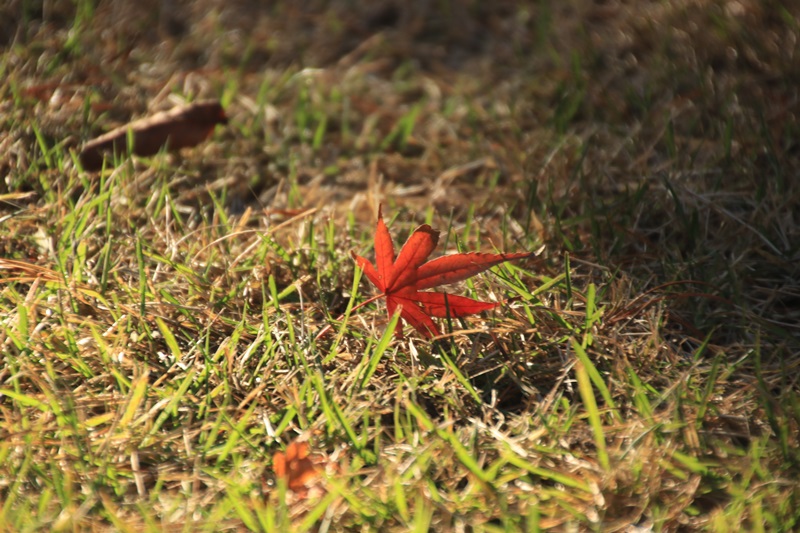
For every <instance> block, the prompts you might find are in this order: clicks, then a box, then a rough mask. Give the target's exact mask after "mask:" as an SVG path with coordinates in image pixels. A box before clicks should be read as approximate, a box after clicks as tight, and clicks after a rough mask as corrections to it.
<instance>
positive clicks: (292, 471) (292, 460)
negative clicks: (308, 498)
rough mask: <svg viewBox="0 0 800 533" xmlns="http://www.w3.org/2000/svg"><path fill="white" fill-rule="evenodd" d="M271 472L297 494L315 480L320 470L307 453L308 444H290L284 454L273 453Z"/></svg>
mask: <svg viewBox="0 0 800 533" xmlns="http://www.w3.org/2000/svg"><path fill="white" fill-rule="evenodd" d="M272 470H273V471H274V472H275V476H276V477H277V478H279V479H285V480H286V486H287V487H288V488H290V489H291V490H293V491H294V492H297V493H303V492H304V489H305V488H306V487H307V486H308V485H309V484H311V483H313V482H314V481H316V480H317V478H319V476H320V468H319V467H318V466H317V465H316V464H315V463H314V461H313V460H312V458H311V457H310V454H309V451H308V442H297V441H295V442H292V443H291V444H289V445H288V446H287V447H286V451H285V452H275V455H273V456H272Z"/></svg>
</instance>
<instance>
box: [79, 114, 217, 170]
mask: <svg viewBox="0 0 800 533" xmlns="http://www.w3.org/2000/svg"><path fill="white" fill-rule="evenodd" d="M227 123H228V118H227V117H226V116H225V110H224V109H223V108H222V105H221V104H220V103H219V101H217V100H204V101H199V102H194V103H191V104H189V105H186V106H179V107H176V108H174V109H170V110H169V111H162V112H160V113H156V114H155V115H152V116H149V117H146V118H143V119H139V120H136V121H133V122H130V123H128V124H126V125H124V126H120V127H119V128H115V129H113V130H111V131H109V132H108V133H106V134H105V135H101V136H100V137H98V138H96V139H93V140H91V141H89V142H87V143H86V144H85V145H84V147H83V149H82V150H81V153H80V161H81V164H82V165H83V168H84V169H85V170H88V171H95V170H100V169H101V168H102V166H103V158H104V157H106V155H112V154H114V153H117V154H124V153H126V152H127V150H128V131H131V132H132V135H133V153H134V154H136V155H141V156H148V155H154V154H157V153H158V152H159V151H160V150H161V149H162V148H163V147H165V146H166V147H167V149H168V150H180V149H181V148H189V147H192V146H197V145H198V144H200V143H201V142H203V141H204V140H205V139H206V138H207V137H208V136H209V135H210V134H211V132H212V131H214V127H215V126H216V125H217V124H227Z"/></svg>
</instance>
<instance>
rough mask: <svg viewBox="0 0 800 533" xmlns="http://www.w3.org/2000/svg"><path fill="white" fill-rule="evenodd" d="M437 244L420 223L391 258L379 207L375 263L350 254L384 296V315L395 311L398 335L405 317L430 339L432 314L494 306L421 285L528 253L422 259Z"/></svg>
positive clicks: (455, 278)
mask: <svg viewBox="0 0 800 533" xmlns="http://www.w3.org/2000/svg"><path fill="white" fill-rule="evenodd" d="M438 242H439V232H438V231H435V230H434V229H432V228H431V227H430V226H429V225H428V224H423V225H422V226H420V227H418V228H417V229H415V230H414V233H412V234H411V236H410V237H409V238H408V240H407V241H406V243H405V245H403V248H402V249H401V250H400V253H399V254H398V255H397V258H396V259H395V253H394V244H393V243H392V237H391V236H390V235H389V229H388V228H387V227H386V224H384V222H383V217H382V214H381V210H380V208H379V209H378V227H377V229H376V230H375V266H373V265H372V263H370V262H369V261H367V260H366V259H364V258H363V257H361V256H358V255H356V254H354V253H353V254H352V255H353V259H355V261H356V264H357V265H358V266H359V267H361V269H362V270H363V271H364V274H366V276H367V278H369V280H370V281H371V282H372V284H373V285H375V286H376V287H377V288H378V290H379V291H381V293H382V294H381V295H379V297H380V296H384V297H386V309H387V311H388V312H389V317H390V318H391V317H392V316H393V315H394V313H395V311H397V309H398V308H399V309H400V324H399V326H398V330H397V331H398V334H402V326H403V320H406V321H407V322H408V323H409V324H411V325H412V326H413V327H414V329H416V330H417V331H419V332H420V333H421V334H422V335H423V336H425V337H427V338H431V337H434V336H436V335H439V334H440V332H439V328H438V327H437V326H436V323H435V322H434V321H433V318H432V317H438V318H448V317H452V318H460V317H463V316H467V315H472V314H475V313H480V312H481V311H486V310H489V309H493V308H495V307H497V306H498V305H500V303H491V302H481V301H478V300H473V299H472V298H466V297H464V296H456V295H454V294H447V293H441V292H421V291H423V290H424V289H430V288H432V287H437V286H439V285H446V284H448V283H456V282H458V281H463V280H465V279H467V278H470V277H472V276H474V275H475V274H478V273H480V272H483V271H484V270H487V269H489V268H491V267H493V266H495V265H497V264H500V263H504V262H505V261H511V260H513V259H525V258H529V257H533V256H534V254H532V253H528V252H523V253H514V254H487V253H462V254H454V255H445V256H442V257H439V258H437V259H433V260H431V261H427V262H426V260H427V259H428V256H429V255H430V254H431V252H433V250H434V248H436V244H437V243H438Z"/></svg>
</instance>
